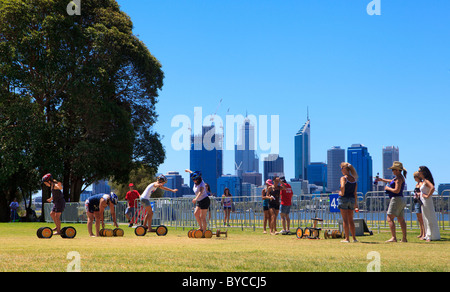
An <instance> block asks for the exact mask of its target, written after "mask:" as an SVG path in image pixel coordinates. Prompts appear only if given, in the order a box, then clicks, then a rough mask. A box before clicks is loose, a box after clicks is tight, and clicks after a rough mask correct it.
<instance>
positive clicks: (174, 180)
mask: <svg viewBox="0 0 450 292" xmlns="http://www.w3.org/2000/svg"><path fill="white" fill-rule="evenodd" d="M164 176H165V177H166V178H167V183H166V184H165V185H164V186H165V187H168V188H169V189H172V190H173V189H177V190H178V192H176V193H172V192H169V191H164V197H168V198H176V197H182V196H183V189H182V186H183V184H184V179H183V177H182V176H181V175H180V174H179V173H178V172H177V171H169V172H168V173H166V174H165V175H164Z"/></svg>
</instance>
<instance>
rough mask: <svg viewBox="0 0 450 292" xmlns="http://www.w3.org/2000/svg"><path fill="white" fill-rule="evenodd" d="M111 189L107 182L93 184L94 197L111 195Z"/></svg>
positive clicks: (100, 181) (101, 181)
mask: <svg viewBox="0 0 450 292" xmlns="http://www.w3.org/2000/svg"><path fill="white" fill-rule="evenodd" d="M110 192H111V187H110V186H109V184H108V181H107V180H99V181H96V182H95V183H93V184H92V195H97V194H109V193H110Z"/></svg>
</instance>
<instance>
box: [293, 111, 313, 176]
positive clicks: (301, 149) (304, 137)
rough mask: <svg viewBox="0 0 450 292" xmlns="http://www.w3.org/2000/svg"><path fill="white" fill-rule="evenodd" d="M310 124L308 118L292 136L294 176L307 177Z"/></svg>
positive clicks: (309, 153)
mask: <svg viewBox="0 0 450 292" xmlns="http://www.w3.org/2000/svg"><path fill="white" fill-rule="evenodd" d="M310 136H311V125H310V121H309V117H308V120H307V121H306V123H305V124H304V125H303V127H302V128H301V129H300V130H299V131H298V132H297V134H296V135H295V137H294V148H295V157H294V159H295V178H297V179H303V180H307V179H308V165H309V162H310V161H311V147H310V146H311V139H310Z"/></svg>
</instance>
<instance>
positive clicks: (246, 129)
mask: <svg viewBox="0 0 450 292" xmlns="http://www.w3.org/2000/svg"><path fill="white" fill-rule="evenodd" d="M234 163H235V164H234V167H235V170H236V175H237V176H239V177H240V178H242V174H243V173H244V172H259V158H258V156H257V154H256V145H255V127H254V126H253V125H251V124H250V119H248V118H247V117H246V118H245V120H244V123H243V125H242V127H241V129H240V132H239V138H238V141H237V143H236V145H234Z"/></svg>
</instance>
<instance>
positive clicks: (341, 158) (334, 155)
mask: <svg viewBox="0 0 450 292" xmlns="http://www.w3.org/2000/svg"><path fill="white" fill-rule="evenodd" d="M342 162H345V150H344V149H341V147H339V146H333V147H332V148H331V149H328V151H327V184H328V187H327V190H328V191H330V192H335V191H337V190H339V188H340V183H339V180H340V178H341V176H342V172H341V163H342Z"/></svg>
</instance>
